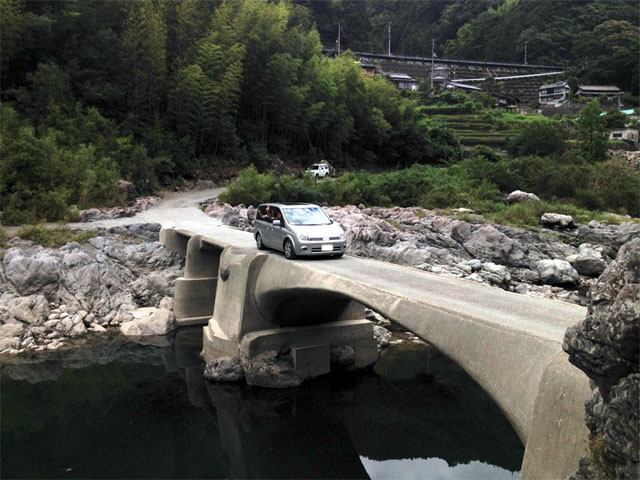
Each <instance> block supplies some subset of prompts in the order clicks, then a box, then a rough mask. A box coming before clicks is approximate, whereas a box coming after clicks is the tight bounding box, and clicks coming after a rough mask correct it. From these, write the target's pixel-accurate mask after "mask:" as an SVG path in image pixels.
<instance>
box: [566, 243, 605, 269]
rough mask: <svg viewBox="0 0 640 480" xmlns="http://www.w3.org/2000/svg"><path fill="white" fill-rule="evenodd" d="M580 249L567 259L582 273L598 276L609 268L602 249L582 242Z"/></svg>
mask: <svg viewBox="0 0 640 480" xmlns="http://www.w3.org/2000/svg"><path fill="white" fill-rule="evenodd" d="M578 250H579V251H578V253H577V254H575V255H570V256H568V257H567V258H566V259H565V260H566V261H567V262H569V263H570V264H571V265H572V266H573V268H575V269H576V271H577V272H578V273H579V274H580V275H587V276H592V277H597V276H598V275H600V274H601V273H602V272H604V269H605V268H607V262H606V261H605V259H604V256H603V255H602V251H601V250H597V249H596V248H593V247H592V246H591V245H589V244H586V243H583V244H581V245H580V246H579V247H578Z"/></svg>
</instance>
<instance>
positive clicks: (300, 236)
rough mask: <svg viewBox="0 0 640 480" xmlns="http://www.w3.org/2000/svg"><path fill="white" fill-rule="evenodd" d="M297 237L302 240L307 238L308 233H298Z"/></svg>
mask: <svg viewBox="0 0 640 480" xmlns="http://www.w3.org/2000/svg"><path fill="white" fill-rule="evenodd" d="M298 238H299V239H300V240H303V241H307V240H309V235H305V234H304V233H300V234H298Z"/></svg>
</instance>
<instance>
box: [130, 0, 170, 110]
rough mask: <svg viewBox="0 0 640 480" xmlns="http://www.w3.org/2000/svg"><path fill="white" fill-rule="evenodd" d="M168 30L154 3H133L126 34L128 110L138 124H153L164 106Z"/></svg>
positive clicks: (141, 0) (148, 1) (146, 0)
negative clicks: (140, 122)
mask: <svg viewBox="0 0 640 480" xmlns="http://www.w3.org/2000/svg"><path fill="white" fill-rule="evenodd" d="M165 41H166V28H165V25H164V21H163V19H162V17H161V16H160V14H159V12H157V11H156V7H155V6H154V3H153V2H151V0H140V1H139V2H136V3H132V4H131V6H130V10H129V15H128V18H127V20H126V25H125V30H124V32H123V33H122V52H123V56H124V61H125V64H126V65H127V66H128V71H127V74H126V76H125V82H126V85H127V87H128V88H127V92H128V107H129V111H130V112H131V113H132V114H133V116H134V118H135V119H136V120H142V121H144V122H146V123H152V121H153V120H155V119H157V117H158V116H159V113H160V108H161V105H162V100H163V94H164V88H165V80H166V79H165V73H166V53H165Z"/></svg>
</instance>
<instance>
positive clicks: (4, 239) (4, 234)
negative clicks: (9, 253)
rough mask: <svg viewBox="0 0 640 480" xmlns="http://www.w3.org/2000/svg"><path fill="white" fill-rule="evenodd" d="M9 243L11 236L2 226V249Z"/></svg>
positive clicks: (0, 226) (0, 241)
mask: <svg viewBox="0 0 640 480" xmlns="http://www.w3.org/2000/svg"><path fill="white" fill-rule="evenodd" d="M8 241H9V234H8V233H7V231H6V230H5V229H4V227H3V226H2V225H0V248H4V247H5V245H6V244H7V242H8Z"/></svg>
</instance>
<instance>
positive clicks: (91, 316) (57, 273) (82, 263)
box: [0, 224, 184, 355]
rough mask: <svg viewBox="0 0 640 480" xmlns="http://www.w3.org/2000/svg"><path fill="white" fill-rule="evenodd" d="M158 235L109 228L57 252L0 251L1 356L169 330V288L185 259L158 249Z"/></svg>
mask: <svg viewBox="0 0 640 480" xmlns="http://www.w3.org/2000/svg"><path fill="white" fill-rule="evenodd" d="M159 231H160V225H159V224H135V225H129V226H124V227H114V228H112V229H109V230H104V231H102V232H101V233H100V235H99V236H97V237H95V238H92V239H90V240H89V241H88V242H87V243H85V244H82V245H81V244H79V243H76V242H70V243H67V244H66V245H64V246H63V247H61V248H58V249H56V248H44V247H42V246H40V245H35V244H33V243H32V242H30V241H24V240H20V239H18V238H14V239H12V240H10V241H9V244H8V246H7V248H6V250H5V251H0V258H2V262H1V264H0V266H1V269H0V353H4V354H10V355H11V354H20V353H29V352H42V351H44V350H47V351H51V350H57V349H65V348H67V347H68V345H69V344H70V342H69V341H70V340H71V339H78V338H83V337H86V336H88V335H94V334H103V333H104V332H106V330H107V328H108V327H115V326H118V327H120V328H122V329H123V330H124V332H123V333H125V334H128V335H144V334H163V333H167V332H168V331H170V330H172V329H173V328H175V320H174V318H173V313H172V312H171V308H172V298H173V288H174V285H175V280H176V279H177V278H178V277H180V276H182V274H183V267H184V259H183V258H182V257H180V256H179V255H177V254H175V253H173V252H171V251H169V250H167V249H166V248H165V247H164V246H162V245H161V244H160V243H158V234H159ZM141 307H154V308H153V310H149V309H148V308H141ZM134 320H135V322H134Z"/></svg>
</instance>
